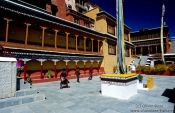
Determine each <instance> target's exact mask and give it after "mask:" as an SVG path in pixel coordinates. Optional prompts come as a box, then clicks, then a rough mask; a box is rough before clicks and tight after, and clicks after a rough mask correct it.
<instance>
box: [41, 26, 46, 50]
mask: <svg viewBox="0 0 175 113" xmlns="http://www.w3.org/2000/svg"><path fill="white" fill-rule="evenodd" d="M41 28H42V30H43V31H42V47H44V35H45V30H46V27H41Z"/></svg>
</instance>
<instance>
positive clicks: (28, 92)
mask: <svg viewBox="0 0 175 113" xmlns="http://www.w3.org/2000/svg"><path fill="white" fill-rule="evenodd" d="M38 93H39V90H37V89H24V90H19V91H17V92H16V97H19V96H26V95H32V94H38Z"/></svg>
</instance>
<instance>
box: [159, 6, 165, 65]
mask: <svg viewBox="0 0 175 113" xmlns="http://www.w3.org/2000/svg"><path fill="white" fill-rule="evenodd" d="M164 15H165V5H164V4H163V5H162V16H161V31H160V41H161V42H160V43H161V57H162V62H163V63H164V64H165V58H164V43H163V26H164V25H163V24H164Z"/></svg>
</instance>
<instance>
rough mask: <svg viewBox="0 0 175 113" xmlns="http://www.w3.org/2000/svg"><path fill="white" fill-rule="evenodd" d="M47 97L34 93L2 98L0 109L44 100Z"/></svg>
mask: <svg viewBox="0 0 175 113" xmlns="http://www.w3.org/2000/svg"><path fill="white" fill-rule="evenodd" d="M45 99H46V96H45V95H44V94H32V95H27V96H19V97H11V98H6V99H1V100H0V109H2V108H5V107H10V106H15V105H21V104H26V103H30V102H36V101H43V100H45Z"/></svg>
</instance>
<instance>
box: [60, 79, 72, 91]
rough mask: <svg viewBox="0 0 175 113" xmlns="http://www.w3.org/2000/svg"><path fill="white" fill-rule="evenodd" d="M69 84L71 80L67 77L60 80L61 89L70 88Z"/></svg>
mask: <svg viewBox="0 0 175 113" xmlns="http://www.w3.org/2000/svg"><path fill="white" fill-rule="evenodd" d="M68 84H69V81H68V80H67V78H62V80H61V82H60V89H62V88H70V86H69V85H68Z"/></svg>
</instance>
